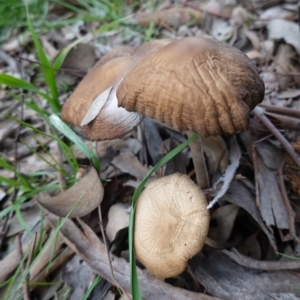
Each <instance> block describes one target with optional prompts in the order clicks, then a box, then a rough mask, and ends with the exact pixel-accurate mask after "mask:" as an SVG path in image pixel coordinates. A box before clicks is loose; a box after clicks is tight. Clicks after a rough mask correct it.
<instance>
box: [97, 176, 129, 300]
mask: <svg viewBox="0 0 300 300" xmlns="http://www.w3.org/2000/svg"><path fill="white" fill-rule="evenodd" d="M99 180H100V179H99ZM98 215H99V221H100V222H99V225H100V230H101V234H102V237H103V242H104V245H105V248H106V254H107V258H108V263H109V268H110V271H111V275H112V278H113V280H114V284H115V285H116V286H117V287H118V288H119V289H120V290H121V291H122V292H123V294H124V295H126V296H127V298H128V299H131V298H130V296H129V295H128V293H127V292H126V291H125V290H124V289H123V288H122V286H121V285H120V284H119V283H118V282H117V280H116V277H115V274H114V270H113V267H112V264H111V259H110V255H109V250H108V245H107V240H106V236H105V233H104V228H103V221H102V212H101V206H100V205H98Z"/></svg>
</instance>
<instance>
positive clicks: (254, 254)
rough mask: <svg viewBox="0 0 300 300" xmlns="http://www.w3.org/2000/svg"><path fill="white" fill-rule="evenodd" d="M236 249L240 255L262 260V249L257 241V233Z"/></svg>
mask: <svg viewBox="0 0 300 300" xmlns="http://www.w3.org/2000/svg"><path fill="white" fill-rule="evenodd" d="M236 248H237V250H238V251H239V252H240V253H242V254H244V255H246V256H249V257H251V258H254V259H261V247H260V244H259V242H258V240H257V234H256V233H254V234H252V235H250V236H249V237H248V238H247V239H246V240H244V241H243V242H242V243H241V244H240V245H238V247H236Z"/></svg>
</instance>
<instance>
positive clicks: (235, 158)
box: [207, 136, 241, 209]
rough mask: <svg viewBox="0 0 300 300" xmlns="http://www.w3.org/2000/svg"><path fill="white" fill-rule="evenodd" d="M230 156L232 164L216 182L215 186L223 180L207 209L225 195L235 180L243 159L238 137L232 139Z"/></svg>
mask: <svg viewBox="0 0 300 300" xmlns="http://www.w3.org/2000/svg"><path fill="white" fill-rule="evenodd" d="M229 153H230V154H229V158H230V165H229V166H228V167H227V169H226V171H225V173H224V175H223V176H222V177H221V178H220V179H219V180H218V181H217V182H216V183H215V184H214V187H216V186H217V185H218V184H219V183H220V182H223V185H222V187H221V188H220V190H219V191H218V193H217V195H216V196H215V197H214V199H213V200H212V201H211V202H210V203H209V204H208V206H207V209H210V208H212V207H213V206H214V205H215V204H216V203H217V202H218V200H219V199H220V198H221V197H222V196H224V194H225V193H226V191H227V190H228V188H229V186H230V183H231V182H232V180H233V177H234V175H235V172H236V170H237V168H238V166H239V163H240V159H241V150H240V148H239V145H238V143H237V141H236V138H235V137H234V136H233V137H231V139H230V152H229Z"/></svg>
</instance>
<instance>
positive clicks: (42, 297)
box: [0, 0, 300, 300]
mask: <svg viewBox="0 0 300 300" xmlns="http://www.w3.org/2000/svg"><path fill="white" fill-rule="evenodd" d="M0 6H1V7H0V12H1V18H0V46H1V47H0V100H1V101H0V149H1V153H0V299H5V300H6V299H26V300H27V299H39V300H47V299H72V300H74V299H75V300H76V299H78V300H79V299H98V300H99V299H106V300H108V299H128V298H131V297H132V298H133V299H139V298H142V299H147V300H150V299H153V300H154V299H230V300H232V299H300V273H299V270H300V260H299V259H300V225H299V224H300V223H299V221H300V60H299V57H300V28H299V24H298V21H299V12H298V8H299V6H298V1H293V0H286V1H280V0H251V1H245V0H225V1H221V0H219V1H217V0H207V1H200V0H199V1H188V0H183V1H181V0H178V1H171V0H169V1H168V0H166V1H158V0H145V1H133V0H127V1H121V0H112V1H96V0H86V1H83V0H48V1H42V0H28V1H24V3H23V2H22V1H21V0H11V1H9V2H6V3H5V4H1V5H0ZM186 37H198V38H203V37H207V38H213V39H216V40H219V41H222V42H226V43H228V44H229V45H231V46H233V47H236V48H238V49H240V50H241V51H242V52H244V53H245V54H246V55H247V56H248V58H249V59H251V60H252V62H253V63H254V64H255V65H256V67H257V70H258V73H259V75H260V77H261V78H262V79H263V82H264V85H265V96H264V100H263V102H262V103H261V104H259V105H258V106H257V107H256V108H255V109H254V110H253V112H252V113H251V114H250V122H249V129H248V130H247V131H243V132H239V133H237V134H235V135H222V136H215V137H208V138H205V137H203V138H202V142H203V147H204V155H205V160H206V165H207V167H208V175H209V187H207V188H205V189H204V190H203V192H204V194H205V195H206V198H207V201H208V202H211V201H213V199H216V198H218V201H217V200H216V203H215V204H214V205H213V207H212V208H210V209H209V214H210V227H209V230H208V238H207V239H206V244H205V246H204V247H203V249H202V250H201V252H200V253H198V254H197V255H195V256H194V257H193V258H192V259H191V260H189V261H188V264H187V268H186V269H185V271H184V272H183V273H181V274H179V275H178V276H175V277H172V278H168V279H166V280H162V279H157V278H155V277H154V276H153V275H152V274H151V272H149V271H148V270H147V269H145V268H144V267H143V265H142V264H140V263H139V262H137V266H136V263H135V260H134V258H133V253H134V250H133V248H132V243H133V241H132V235H133V230H134V229H133V226H134V225H133V218H130V212H131V211H132V209H131V208H132V206H134V204H135V203H136V201H137V199H138V196H139V194H140V192H141V191H142V189H143V186H144V185H147V180H148V182H151V183H154V182H155V181H157V180H159V179H161V178H162V177H165V176H168V175H170V174H174V173H177V172H179V173H183V174H187V175H188V176H189V177H190V178H191V179H192V180H193V181H194V182H196V175H195V170H194V165H193V161H192V155H191V151H190V148H189V146H188V142H187V137H186V136H185V135H182V134H181V133H179V132H177V131H174V130H172V129H170V128H168V127H165V126H163V125H161V124H158V123H155V122H154V121H153V120H151V119H150V118H144V119H143V121H142V122H141V123H140V124H139V125H138V126H137V127H135V128H134V129H133V130H132V131H130V132H129V133H126V134H124V135H123V136H122V137H119V138H114V139H103V140H101V141H98V142H92V141H90V140H88V139H86V138H85V137H84V136H83V135H82V133H81V132H78V131H76V132H77V133H76V132H75V128H73V127H72V128H73V129H74V131H73V130H72V129H71V128H70V127H68V126H67V125H66V124H65V123H62V122H61V119H60V116H61V109H62V107H63V105H64V103H65V102H66V100H67V99H68V98H69V96H70V95H71V94H72V92H73V91H74V89H75V88H76V86H77V85H78V83H79V82H81V80H83V78H84V77H85V76H86V74H87V73H88V71H89V70H90V69H91V68H92V67H93V66H94V65H95V64H96V62H98V61H99V60H100V59H101V58H102V57H103V56H104V55H106V54H107V53H109V52H110V51H111V50H112V49H115V48H118V47H120V46H130V47H132V48H129V47H127V48H122V50H121V51H124V53H125V52H126V51H128V52H130V51H134V49H135V47H138V46H140V45H142V44H144V43H147V42H150V41H152V40H157V39H174V40H175V39H183V38H186ZM128 49H129V50H128ZM122 55H123V56H124V54H121V56H122ZM126 55H127V54H126ZM128 55H129V54H128ZM187 55H188V54H187ZM229 68H230V67H229ZM89 80H90V79H88V80H87V81H89ZM97 80H98V81H99V85H100V83H101V81H102V79H101V78H97ZM96 85H97V84H96ZM157 88H159V87H157ZM89 89H92V88H91V87H90V88H89ZM89 92H90V90H88V91H87V92H86V95H88V93H89ZM84 93H85V92H84ZM84 93H83V94H82V95H83V97H85V96H84V95H85V94H84ZM86 97H87V96H86ZM201 101H202V100H201ZM99 110H101V108H100V109H99ZM98 112H99V111H96V115H94V114H95V113H94V111H91V110H89V114H90V115H88V117H89V121H88V122H92V121H93V120H94V118H95V117H97V113H98ZM77 113H80V112H79V111H78V112H77ZM168 113H170V114H171V113H172V112H171V111H170V112H168ZM74 114H75V116H74V117H76V112H75V113H74ZM174 149H175V150H174ZM166 194H167V192H166ZM132 201H133V202H132ZM165 213H166V212H163V213H162V218H164V215H165ZM131 216H133V215H131ZM128 228H129V229H128ZM128 232H129V235H128ZM158 234H159V233H157V235H158ZM186 235H187V236H189V233H187V234H186ZM172 247H174V248H175V247H176V242H175V245H173V246H172ZM170 248H171V247H170ZM170 251H171V250H170ZM167 256H168V255H167ZM171 256H172V253H171V252H170V257H171ZM175 261H176V260H175ZM175 264H176V263H175Z"/></svg>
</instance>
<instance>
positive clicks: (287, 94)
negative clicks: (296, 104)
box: [277, 89, 300, 99]
mask: <svg viewBox="0 0 300 300" xmlns="http://www.w3.org/2000/svg"><path fill="white" fill-rule="evenodd" d="M299 96H300V89H292V90H286V91H283V92H281V93H278V95H277V97H278V98H279V99H287V98H288V99H289V98H297V97H299Z"/></svg>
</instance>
